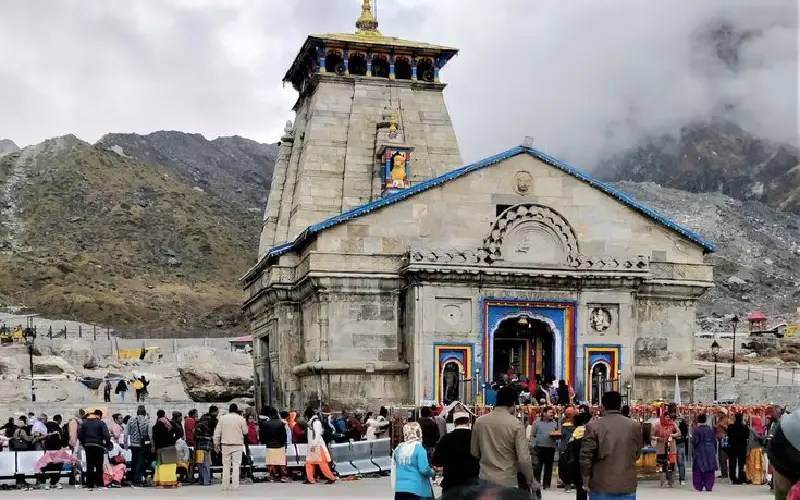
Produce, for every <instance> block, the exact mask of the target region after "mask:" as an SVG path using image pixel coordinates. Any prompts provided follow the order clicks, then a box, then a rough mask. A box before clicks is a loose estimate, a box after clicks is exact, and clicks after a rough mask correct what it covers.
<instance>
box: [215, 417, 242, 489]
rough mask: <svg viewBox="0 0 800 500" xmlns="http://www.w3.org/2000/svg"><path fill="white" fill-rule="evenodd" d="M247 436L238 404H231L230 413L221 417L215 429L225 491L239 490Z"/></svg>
mask: <svg viewBox="0 0 800 500" xmlns="http://www.w3.org/2000/svg"><path fill="white" fill-rule="evenodd" d="M245 436H247V421H245V419H244V417H242V416H241V415H239V407H238V406H236V403H231V406H230V408H229V409H228V413H227V414H226V415H223V416H222V417H220V419H219V423H218V424H217V428H216V429H214V449H215V450H217V452H218V453H222V490H223V491H225V490H230V491H236V490H238V489H239V470H240V468H241V466H242V452H243V450H244V443H245ZM231 469H232V470H231Z"/></svg>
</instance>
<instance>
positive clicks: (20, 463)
mask: <svg viewBox="0 0 800 500" xmlns="http://www.w3.org/2000/svg"><path fill="white" fill-rule="evenodd" d="M16 455H17V457H16V458H17V460H16V475H18V476H25V477H33V476H35V475H36V470H35V467H36V462H38V461H39V459H40V458H41V457H42V455H44V452H43V451H18V452H16Z"/></svg>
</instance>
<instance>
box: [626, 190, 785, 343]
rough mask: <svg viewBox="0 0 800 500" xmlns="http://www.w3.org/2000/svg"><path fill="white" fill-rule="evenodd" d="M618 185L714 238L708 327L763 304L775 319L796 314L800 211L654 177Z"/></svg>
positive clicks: (706, 300) (705, 309) (703, 323)
mask: <svg viewBox="0 0 800 500" xmlns="http://www.w3.org/2000/svg"><path fill="white" fill-rule="evenodd" d="M616 187H618V188H619V189H622V190H623V191H626V192H628V193H630V194H631V195H632V196H633V197H634V198H636V199H638V200H640V201H642V202H643V203H645V204H647V205H649V206H651V207H652V208H654V209H656V210H657V211H659V212H661V213H662V214H664V215H666V216H668V217H670V218H671V219H673V220H675V221H676V222H678V223H679V224H682V225H685V226H687V227H689V228H691V229H693V230H695V231H697V232H698V233H700V234H702V235H703V236H704V237H706V238H708V239H709V240H711V241H713V242H715V243H716V244H717V246H718V247H719V252H717V253H715V254H712V255H710V256H709V257H708V259H709V261H710V262H711V263H713V264H714V265H715V268H714V281H715V282H716V288H714V289H713V290H710V291H708V292H707V293H706V294H705V295H704V296H703V298H702V299H701V301H700V306H699V311H698V316H699V318H700V327H701V328H703V329H711V330H717V329H722V330H725V329H729V328H730V326H729V325H728V324H727V322H726V321H724V320H723V319H722V316H724V315H728V314H738V315H740V316H742V315H745V314H747V313H748V312H750V311H752V310H754V309H758V310H761V311H762V312H764V313H765V314H766V315H767V316H769V318H770V324H773V322H776V321H775V320H777V319H780V318H784V319H791V318H794V317H795V312H796V309H797V307H798V306H800V275H798V273H797V270H798V269H800V216H798V215H795V214H793V213H786V212H780V211H778V210H775V209H773V208H771V207H768V206H766V205H765V204H763V203H760V202H757V201H739V200H735V199H733V198H731V197H729V196H726V195H724V194H720V193H706V194H697V193H688V192H686V191H680V190H677V189H669V188H664V187H661V186H659V185H657V184H654V183H634V182H621V183H617V184H616Z"/></svg>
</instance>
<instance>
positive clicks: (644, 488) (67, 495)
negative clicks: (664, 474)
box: [2, 478, 772, 500]
mask: <svg viewBox="0 0 800 500" xmlns="http://www.w3.org/2000/svg"><path fill="white" fill-rule="evenodd" d="M187 494H188V496H190V497H191V498H198V499H203V498H209V499H210V498H237V499H238V498H260V499H269V500H292V499H297V498H304V499H308V500H329V499H338V498H342V499H344V498H352V499H365V500H366V499H376V500H378V499H381V500H385V499H391V498H392V496H393V495H392V493H391V485H390V481H389V478H381V479H363V480H360V481H340V482H339V483H337V484H334V485H324V484H316V485H304V484H300V483H295V484H257V485H247V486H242V487H241V489H240V490H239V491H238V492H237V493H223V492H222V491H221V490H220V488H219V486H212V487H208V488H202V487H197V486H193V487H183V488H179V489H176V490H159V489H153V488H147V489H135V490H134V489H131V488H122V489H115V490H102V491H95V492H92V493H91V494H90V493H89V492H87V491H86V490H75V489H72V488H65V489H64V490H60V491H56V490H52V491H49V492H43V491H33V492H25V491H13V492H3V493H2V497H3V498H4V499H5V498H53V499H64V500H77V499H85V498H87V497H90V498H103V497H106V498H114V499H118V498H141V499H153V500H161V499H173V498H174V499H179V498H184V497H185V496H187ZM638 497H639V498H641V499H644V500H684V499H687V500H688V499H696V498H701V497H699V496H698V494H697V493H696V492H693V491H691V489H690V487H689V486H680V487H675V488H674V489H668V488H665V489H661V488H659V487H658V483H655V482H644V483H642V484H641V485H640V488H639V494H638ZM573 498H575V495H574V493H564V491H563V490H555V491H546V492H545V493H544V500H559V499H564V500H569V499H573ZM702 498H703V499H706V498H709V499H710V498H725V499H727V500H745V499H750V500H759V499H763V500H770V499H771V498H772V497H771V495H770V493H769V488H767V487H766V486H731V485H728V484H722V485H718V487H717V488H716V489H715V490H714V491H713V492H711V493H704V494H703V495H702Z"/></svg>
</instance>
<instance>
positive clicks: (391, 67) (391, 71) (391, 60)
mask: <svg viewBox="0 0 800 500" xmlns="http://www.w3.org/2000/svg"><path fill="white" fill-rule="evenodd" d="M389 79H390V80H394V79H395V74H394V49H392V50H391V51H390V53H389Z"/></svg>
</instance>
